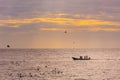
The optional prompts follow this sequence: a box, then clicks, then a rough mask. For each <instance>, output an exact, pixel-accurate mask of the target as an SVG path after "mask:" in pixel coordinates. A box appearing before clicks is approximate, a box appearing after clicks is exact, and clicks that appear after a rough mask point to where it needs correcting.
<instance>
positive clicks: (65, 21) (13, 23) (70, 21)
mask: <svg viewBox="0 0 120 80" xmlns="http://www.w3.org/2000/svg"><path fill="white" fill-rule="evenodd" d="M41 22H43V23H53V24H57V25H61V26H68V27H69V26H73V27H81V26H82V27H84V26H88V27H90V26H92V27H93V26H94V27H95V26H108V27H109V26H120V23H118V22H113V21H104V20H94V19H74V18H46V17H44V18H43V17H41V18H30V19H16V20H0V26H6V25H7V26H8V27H13V28H18V27H19V25H22V24H33V23H41ZM92 27H90V29H89V30H88V31H100V30H102V31H120V30H119V29H118V28H101V27H99V28H92ZM41 30H51V31H62V30H63V29H61V28H49V29H48V28H41Z"/></svg>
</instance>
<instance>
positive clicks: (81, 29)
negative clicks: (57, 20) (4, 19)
mask: <svg viewBox="0 0 120 80" xmlns="http://www.w3.org/2000/svg"><path fill="white" fill-rule="evenodd" d="M40 30H43V31H65V29H64V28H40ZM67 30H68V31H69V32H74V31H92V32H97V31H111V32H117V31H120V28H99V27H98V28H95V27H92V28H79V29H78V28H69V29H67Z"/></svg>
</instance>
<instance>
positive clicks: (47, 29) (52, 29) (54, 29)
mask: <svg viewBox="0 0 120 80" xmlns="http://www.w3.org/2000/svg"><path fill="white" fill-rule="evenodd" d="M40 30H43V31H64V30H65V29H64V28H40Z"/></svg>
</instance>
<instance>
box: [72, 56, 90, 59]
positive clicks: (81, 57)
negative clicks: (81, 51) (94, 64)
mask: <svg viewBox="0 0 120 80" xmlns="http://www.w3.org/2000/svg"><path fill="white" fill-rule="evenodd" d="M72 59H73V60H90V59H91V58H90V57H88V56H84V57H83V56H80V57H79V58H75V57H72Z"/></svg>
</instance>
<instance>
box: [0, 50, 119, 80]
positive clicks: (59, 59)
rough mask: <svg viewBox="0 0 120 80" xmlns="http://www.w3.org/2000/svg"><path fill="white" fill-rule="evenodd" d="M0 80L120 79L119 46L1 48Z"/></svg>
mask: <svg viewBox="0 0 120 80" xmlns="http://www.w3.org/2000/svg"><path fill="white" fill-rule="evenodd" d="M86 55H87V56H90V57H91V60H77V61H74V60H72V57H79V56H86ZM0 80H120V49H117V48H116V49H0Z"/></svg>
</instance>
